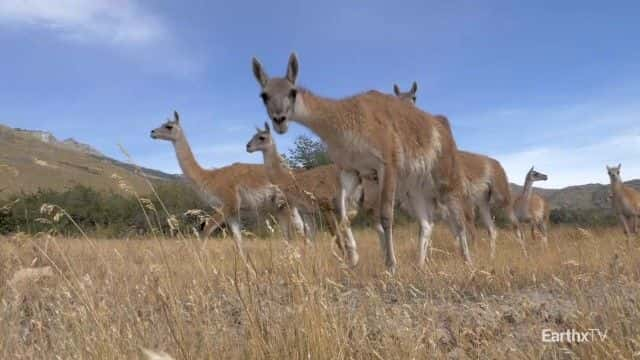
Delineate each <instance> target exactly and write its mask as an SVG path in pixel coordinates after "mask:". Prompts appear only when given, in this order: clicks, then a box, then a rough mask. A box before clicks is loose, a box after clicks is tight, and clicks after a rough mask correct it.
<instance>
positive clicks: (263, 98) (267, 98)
mask: <svg viewBox="0 0 640 360" xmlns="http://www.w3.org/2000/svg"><path fill="white" fill-rule="evenodd" d="M260 97H261V98H262V101H263V102H267V101H269V95H267V93H262V94H260Z"/></svg>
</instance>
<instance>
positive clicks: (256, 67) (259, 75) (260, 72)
mask: <svg viewBox="0 0 640 360" xmlns="http://www.w3.org/2000/svg"><path fill="white" fill-rule="evenodd" d="M251 65H252V68H253V76H255V78H256V80H258V84H260V86H261V87H262V88H264V87H265V86H267V81H269V76H267V73H266V72H265V71H264V69H263V68H262V64H260V61H258V59H256V58H255V57H254V58H253V59H251Z"/></svg>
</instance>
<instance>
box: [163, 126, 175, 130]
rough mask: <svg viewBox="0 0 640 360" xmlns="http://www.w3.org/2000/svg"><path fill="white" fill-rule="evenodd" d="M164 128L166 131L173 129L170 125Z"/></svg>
mask: <svg viewBox="0 0 640 360" xmlns="http://www.w3.org/2000/svg"><path fill="white" fill-rule="evenodd" d="M164 128H165V129H167V130H171V129H173V126H172V125H166V126H165V127H164Z"/></svg>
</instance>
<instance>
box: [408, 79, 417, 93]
mask: <svg viewBox="0 0 640 360" xmlns="http://www.w3.org/2000/svg"><path fill="white" fill-rule="evenodd" d="M410 91H411V93H412V94H413V95H415V94H416V93H417V92H418V83H417V82H415V81H414V82H413V84H411V90H410Z"/></svg>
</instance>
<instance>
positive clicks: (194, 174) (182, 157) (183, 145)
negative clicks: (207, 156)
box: [173, 133, 206, 184]
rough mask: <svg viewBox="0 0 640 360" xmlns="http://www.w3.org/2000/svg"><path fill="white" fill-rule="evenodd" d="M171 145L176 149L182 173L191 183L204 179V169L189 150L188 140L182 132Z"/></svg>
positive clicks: (197, 182)
mask: <svg viewBox="0 0 640 360" xmlns="http://www.w3.org/2000/svg"><path fill="white" fill-rule="evenodd" d="M173 147H174V148H175V150H176V156H177V157H178V163H179V164H180V168H181V169H182V173H183V174H184V175H185V176H186V177H187V178H188V179H189V180H191V181H192V182H193V183H195V184H200V183H202V181H203V180H204V177H205V173H206V170H205V169H203V168H202V167H201V166H200V164H198V161H197V160H196V159H195V157H194V156H193V153H192V152H191V147H190V146H189V142H188V141H187V138H186V137H185V135H184V133H182V134H180V136H179V137H178V138H177V139H176V140H175V141H173Z"/></svg>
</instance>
